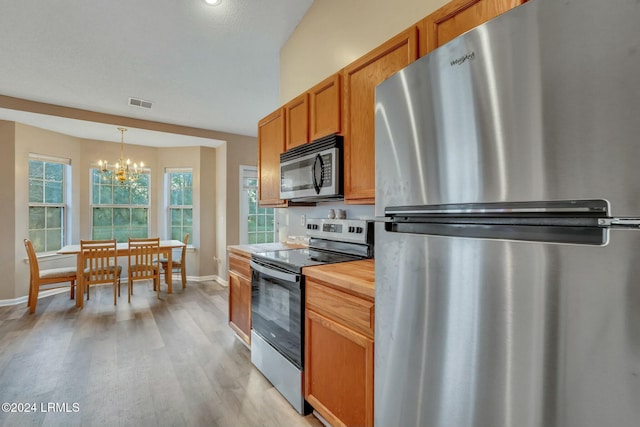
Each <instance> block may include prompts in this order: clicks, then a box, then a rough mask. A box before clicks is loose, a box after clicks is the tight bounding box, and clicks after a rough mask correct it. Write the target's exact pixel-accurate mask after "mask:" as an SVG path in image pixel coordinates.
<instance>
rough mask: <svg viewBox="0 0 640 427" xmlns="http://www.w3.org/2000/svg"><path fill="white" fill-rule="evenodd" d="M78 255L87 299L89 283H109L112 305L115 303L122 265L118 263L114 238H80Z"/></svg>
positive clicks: (89, 296)
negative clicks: (80, 259)
mask: <svg viewBox="0 0 640 427" xmlns="http://www.w3.org/2000/svg"><path fill="white" fill-rule="evenodd" d="M80 256H82V265H83V266H84V276H83V279H84V287H85V289H86V292H87V300H89V299H90V298H91V285H99V284H104V283H111V284H112V285H113V305H116V303H117V298H116V294H117V295H120V275H121V274H122V266H120V265H118V255H117V249H116V241H115V239H114V240H81V241H80Z"/></svg>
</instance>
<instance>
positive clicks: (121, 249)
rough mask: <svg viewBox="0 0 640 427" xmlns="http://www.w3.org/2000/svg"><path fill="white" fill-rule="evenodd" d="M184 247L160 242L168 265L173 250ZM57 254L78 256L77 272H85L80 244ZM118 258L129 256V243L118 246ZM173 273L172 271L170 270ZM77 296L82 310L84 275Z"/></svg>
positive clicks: (175, 242)
mask: <svg viewBox="0 0 640 427" xmlns="http://www.w3.org/2000/svg"><path fill="white" fill-rule="evenodd" d="M183 246H185V244H184V243H183V242H181V241H180V240H160V251H159V252H160V253H161V254H163V255H164V256H165V257H166V259H167V265H172V264H171V262H172V257H173V250H174V249H179V248H182V247H183ZM56 253H58V254H61V255H76V256H77V260H76V262H77V268H78V269H77V271H78V272H81V271H84V260H83V258H82V252H81V251H80V245H79V244H73V245H66V246H63V247H62V248H60V250H59V251H57V252H56ZM116 256H118V257H121V256H122V257H124V256H127V257H128V256H129V243H128V242H122V243H118V244H116ZM169 271H171V270H169ZM171 279H172V278H171V273H169V274H165V281H166V283H167V293H169V294H170V293H172V291H173V288H172V280H171ZM76 288H77V291H76V295H79V296H80V297H79V298H78V297H76V307H79V308H82V307H84V297H83V295H84V274H78V278H77V281H76Z"/></svg>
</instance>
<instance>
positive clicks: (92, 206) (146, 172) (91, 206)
mask: <svg viewBox="0 0 640 427" xmlns="http://www.w3.org/2000/svg"><path fill="white" fill-rule="evenodd" d="M94 170H98V168H96V167H91V168H89V215H90V219H89V221H90V223H91V236H92V238H93V231H94V230H93V229H94V225H93V210H94V209H95V208H108V209H121V208H128V209H130V210H131V209H140V208H142V209H146V210H147V233H146V235H147V236H149V230H150V227H151V186H152V185H153V184H152V182H153V181H152V176H151V172H150V170H148V169H144V170H143V171H142V172H140V173H141V174H144V175H148V176H149V187H148V191H149V197H148V199H147V204H146V205H134V204H128V205H119V204H114V203H112V204H97V205H96V204H94V203H93V191H94V189H93V171H94ZM131 221H132V219H130V220H129V226H131ZM111 227H112V233H111V234H112V238H114V239H115V238H116V237H115V230H114V226H113V223H112V225H111Z"/></svg>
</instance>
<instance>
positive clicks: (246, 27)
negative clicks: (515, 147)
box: [0, 0, 313, 146]
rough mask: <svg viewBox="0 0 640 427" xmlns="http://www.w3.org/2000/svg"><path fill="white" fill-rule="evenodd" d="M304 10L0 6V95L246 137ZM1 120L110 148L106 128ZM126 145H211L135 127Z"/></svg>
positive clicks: (305, 0)
mask: <svg viewBox="0 0 640 427" xmlns="http://www.w3.org/2000/svg"><path fill="white" fill-rule="evenodd" d="M312 2H313V0H268V1H265V0H222V3H221V4H220V5H218V6H210V5H208V4H206V3H205V2H204V0H135V1H131V0H108V1H94V0H56V1H42V0H20V1H16V0H0V95H6V96H11V97H16V98H23V99H27V100H32V101H38V102H43V103H49V104H56V105H62V106H66V107H73V108H80V109H84V110H89V111H96V112H100V113H106V114H112V115H119V116H125V117H132V118H136V119H143V120H151V121H157V122H164V123H171V124H177V125H182V126H189V127H195V128H202V129H207V130H213V131H221V132H228V133H235V134H241V135H249V136H255V135H256V125H257V122H258V120H259V119H260V118H261V117H263V116H265V115H266V114H268V113H269V112H271V111H272V110H273V109H275V108H276V107H277V106H278V105H279V99H278V93H279V87H278V86H279V59H280V49H281V47H282V45H283V44H284V43H285V41H286V40H287V39H288V38H289V36H290V34H291V33H292V32H293V30H294V29H295V27H296V25H297V24H298V23H299V22H300V20H301V19H302V17H303V16H304V14H305V13H306V11H307V10H308V8H309V6H310V5H311V3H312ZM129 97H137V98H140V99H143V100H147V101H151V102H153V107H152V108H151V109H144V108H140V107H132V106H129V105H128V101H129ZM0 119H4V120H11V121H18V122H23V123H27V124H30V125H33V126H38V127H42V128H45V129H51V130H54V131H56V132H61V133H66V134H70V135H73V136H77V137H80V138H89V139H98V140H106V141H119V140H120V133H119V132H118V131H117V129H116V126H115V125H108V124H98V123H93V122H86V121H80V120H72V119H64V118H59V117H52V116H43V115H40V114H33V113H25V112H19V111H13V110H7V109H1V108H0ZM125 142H127V143H135V144H141V145H153V146H188V145H205V146H216V145H218V144H219V143H220V141H216V140H213V139H206V138H194V137H189V136H184V135H175V134H163V133H161V132H151V131H147V130H143V129H131V130H130V131H129V132H127V134H126V135H125Z"/></svg>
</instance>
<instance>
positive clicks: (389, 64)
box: [342, 27, 418, 204]
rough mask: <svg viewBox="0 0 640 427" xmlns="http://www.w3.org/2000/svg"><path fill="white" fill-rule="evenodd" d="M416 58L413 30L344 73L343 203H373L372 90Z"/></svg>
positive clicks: (357, 61)
mask: <svg viewBox="0 0 640 427" xmlns="http://www.w3.org/2000/svg"><path fill="white" fill-rule="evenodd" d="M417 57H418V31H417V28H416V27H412V28H410V29H408V30H406V31H403V32H402V33H400V34H398V35H397V36H395V37H394V38H392V39H391V40H389V41H387V42H386V43H384V44H382V45H381V46H378V47H377V48H376V49H374V50H372V51H371V52H369V53H368V54H366V55H364V56H363V57H362V58H360V59H358V60H356V61H355V62H353V63H351V64H350V65H348V66H347V67H345V68H344V70H343V74H342V75H343V80H342V82H343V84H344V102H343V119H344V122H343V127H344V135H345V143H344V144H345V146H344V199H345V202H346V203H352V204H356V203H357V204H373V203H374V202H375V88H376V86H377V85H378V84H379V83H381V82H382V81H383V80H385V79H387V78H388V77H390V76H391V75H392V74H394V73H396V72H397V71H400V70H401V69H402V68H404V67H405V66H407V65H409V64H410V63H412V62H413V61H415V60H416V59H417Z"/></svg>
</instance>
